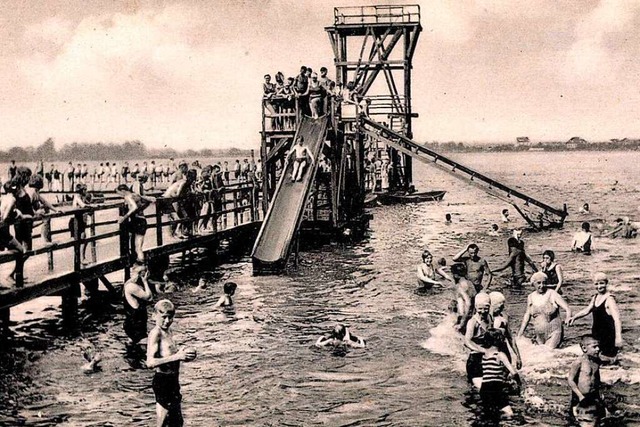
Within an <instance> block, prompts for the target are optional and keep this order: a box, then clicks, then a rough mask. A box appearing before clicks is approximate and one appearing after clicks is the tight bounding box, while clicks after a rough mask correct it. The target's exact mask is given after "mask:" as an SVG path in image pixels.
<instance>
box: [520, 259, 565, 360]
mask: <svg viewBox="0 0 640 427" xmlns="http://www.w3.org/2000/svg"><path fill="white" fill-rule="evenodd" d="M531 284H532V285H533V286H535V288H536V290H535V291H534V292H532V293H530V294H529V296H528V297H527V310H526V311H525V313H524V317H523V318H522V325H521V326H520V331H519V332H518V336H522V335H524V331H525V329H526V328H527V325H528V324H529V321H532V322H533V328H534V331H535V337H534V341H535V342H536V343H537V344H544V345H546V346H547V347H550V348H557V347H558V346H559V345H560V343H561V342H562V336H563V327H562V319H561V318H560V308H562V309H563V310H564V311H565V312H566V317H565V318H566V320H565V322H567V323H568V321H569V319H570V318H571V308H569V305H568V304H567V303H566V301H565V300H564V299H563V298H562V297H561V296H560V294H558V293H557V292H556V291H554V290H553V289H549V288H548V287H547V275H546V274H544V273H542V272H537V273H534V274H533V275H532V276H531Z"/></svg>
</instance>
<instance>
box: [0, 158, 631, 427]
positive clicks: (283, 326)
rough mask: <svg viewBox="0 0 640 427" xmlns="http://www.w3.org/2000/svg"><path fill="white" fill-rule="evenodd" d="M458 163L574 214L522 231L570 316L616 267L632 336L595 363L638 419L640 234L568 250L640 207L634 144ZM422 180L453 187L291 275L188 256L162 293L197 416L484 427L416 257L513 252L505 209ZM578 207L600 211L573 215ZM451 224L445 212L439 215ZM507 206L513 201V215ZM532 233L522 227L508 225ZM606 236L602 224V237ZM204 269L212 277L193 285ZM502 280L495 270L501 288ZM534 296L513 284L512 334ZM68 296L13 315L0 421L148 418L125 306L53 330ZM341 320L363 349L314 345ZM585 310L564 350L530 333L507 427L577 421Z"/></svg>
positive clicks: (381, 218)
mask: <svg viewBox="0 0 640 427" xmlns="http://www.w3.org/2000/svg"><path fill="white" fill-rule="evenodd" d="M456 157H457V158H458V159H460V160H461V161H462V162H463V163H465V164H467V165H468V166H471V167H473V168H476V169H478V170H481V171H483V172H485V173H487V174H489V175H491V176H493V177H496V178H498V179H502V180H504V181H505V182H506V183H510V184H513V185H516V186H518V187H519V188H520V189H521V190H522V191H524V192H526V193H529V194H531V195H537V196H539V197H540V198H541V199H542V200H543V201H546V202H548V203H550V204H552V205H557V206H558V207H560V206H561V205H562V203H567V204H568V207H569V212H570V213H571V216H570V217H569V222H568V223H567V224H566V226H565V229H564V230H560V231H550V232H542V233H535V234H527V233H525V234H524V239H525V240H526V245H527V251H528V252H529V254H530V255H531V256H532V257H533V258H534V259H536V260H538V259H540V257H541V256H540V254H541V253H542V251H543V250H544V249H553V250H555V251H556V254H557V258H558V262H559V263H560V264H561V265H562V266H563V267H564V270H565V275H566V276H567V281H568V285H567V286H566V289H565V291H564V296H565V298H566V299H567V301H568V302H569V304H570V305H571V306H572V308H574V309H578V308H579V307H581V306H584V305H586V304H587V302H588V300H589V297H590V295H591V294H592V293H593V292H594V290H593V287H592V285H591V284H590V274H591V273H593V272H594V271H596V270H602V271H605V272H607V273H608V274H609V276H610V280H611V283H612V286H611V290H612V292H614V293H615V295H616V298H617V300H618V302H619V305H620V308H621V312H622V318H623V337H624V340H625V342H626V347H625V349H624V352H623V357H622V362H621V364H620V366H617V367H614V368H605V369H603V373H602V376H603V380H604V382H605V395H606V396H607V401H608V402H609V404H611V405H612V406H613V407H615V408H614V409H616V410H618V411H621V412H620V414H621V415H620V416H619V417H618V418H615V419H613V420H612V421H610V425H637V424H638V423H640V412H639V410H638V406H637V405H638V403H637V398H636V396H638V394H639V392H640V386H639V385H638V383H639V381H640V375H639V373H640V371H638V363H639V361H640V360H639V357H638V353H637V348H638V338H639V337H640V334H639V329H638V320H637V319H638V315H637V309H638V292H637V286H638V280H639V275H638V261H639V260H640V250H639V249H638V241H637V240H624V239H606V240H605V239H597V240H596V251H595V252H594V254H593V256H591V257H585V256H582V255H577V254H572V253H571V252H569V251H568V249H569V247H570V244H571V238H572V234H573V232H574V231H575V230H576V229H577V228H579V225H580V222H581V221H583V220H585V219H588V220H590V221H591V222H592V223H593V225H594V227H600V226H602V221H611V220H612V219H614V218H615V217H617V216H631V217H632V218H633V217H635V218H639V217H640V211H639V210H638V207H639V206H640V200H639V199H638V194H639V192H640V154H638V153H629V152H625V153H622V152H615V153H524V154H523V153H518V154H481V155H477V154H476V155H456ZM415 168H416V172H415V173H416V176H419V177H420V178H418V179H416V180H415V181H416V184H417V187H418V188H419V189H424V190H426V189H444V190H448V191H449V192H448V193H447V195H446V197H445V199H444V201H442V202H441V203H440V204H430V203H427V204H421V205H416V206H394V207H380V208H374V209H373V210H372V212H373V214H374V220H373V221H372V222H371V232H370V233H369V236H368V238H367V239H366V240H364V241H362V242H360V243H358V244H355V245H353V246H345V245H339V244H334V245H329V246H324V247H321V248H317V249H314V250H312V251H309V252H304V253H303V254H302V256H301V258H302V263H301V264H300V266H299V268H298V269H297V270H293V271H291V272H290V273H289V274H288V275H286V276H279V277H252V276H251V265H250V262H249V259H246V258H245V259H242V260H240V262H238V263H230V264H225V265H222V266H221V267H220V268H218V269H216V271H215V272H208V271H204V272H198V271H197V270H195V268H194V267H189V266H187V267H183V268H182V270H179V271H177V274H176V272H174V276H177V277H180V282H181V283H182V284H183V285H184V287H183V288H182V289H181V290H179V291H177V292H176V293H173V294H171V295H169V297H170V298H171V299H172V300H173V301H174V302H175V303H176V305H177V308H178V312H177V316H176V320H175V323H174V326H173V328H174V330H175V335H176V339H177V341H178V342H180V343H182V344H188V345H190V346H193V347H195V348H196V349H197V351H198V354H199V356H198V358H197V359H196V360H195V361H193V362H191V363H188V364H184V365H183V368H182V372H181V383H182V392H183V396H184V400H183V408H184V414H185V418H186V420H187V423H188V425H192V426H216V425H225V426H227V425H228V426H303V425H304V426H307V425H309V426H313V425H328V426H425V425H427V426H440V425H471V424H475V425H485V423H484V421H483V418H482V416H481V415H479V413H478V411H477V409H476V406H477V405H476V403H477V398H476V396H475V395H474V394H473V393H471V392H470V391H469V387H468V385H467V383H466V379H465V377H464V362H465V360H466V353H465V351H464V349H463V348H462V344H461V340H460V338H459V337H458V336H456V335H455V334H454V333H452V332H451V327H450V325H449V324H448V323H447V322H448V319H447V318H446V316H445V312H446V309H447V305H448V303H449V301H450V299H451V297H452V289H451V287H447V288H445V289H441V290H434V291H432V292H431V293H429V294H426V295H424V294H423V295H420V294H417V293H416V292H415V288H416V283H415V266H416V263H417V261H418V259H419V254H420V252H421V249H422V247H424V246H428V247H429V248H430V249H431V251H432V252H433V253H434V254H435V256H436V258H440V257H445V258H446V259H447V262H448V263H449V264H450V263H451V258H452V256H453V255H454V254H455V253H456V252H457V251H458V250H459V249H460V248H462V247H463V246H464V245H466V244H467V243H468V242H471V241H475V242H478V244H479V245H480V248H481V255H482V256H485V257H486V258H487V259H488V260H489V263H490V265H492V266H497V265H498V264H500V263H502V262H503V261H504V260H505V259H506V255H507V249H506V238H507V237H508V235H509V232H510V230H507V229H505V230H504V235H503V236H501V237H491V236H488V235H487V231H488V229H489V228H490V225H491V223H494V222H496V223H497V222H499V217H500V210H501V209H502V208H504V207H507V206H505V204H504V203H503V202H502V201H500V200H498V199H495V198H493V197H491V196H488V195H486V194H485V193H483V192H482V191H480V190H478V189H475V188H473V187H469V186H468V185H467V184H465V183H463V182H462V181H458V180H456V179H455V178H451V177H449V176H448V175H446V174H443V173H441V172H439V171H434V170H432V169H430V168H428V167H426V166H424V165H421V164H417V165H416V167H415ZM584 202H589V203H590V204H591V206H592V214H590V215H588V216H586V217H585V216H579V215H578V214H577V213H576V211H577V208H578V207H579V206H581V205H582V203H584ZM447 212H450V213H452V215H453V224H445V223H444V215H445V213H447ZM512 214H513V216H515V215H516V214H515V212H512ZM522 226H524V224H523V221H522V220H516V223H515V224H513V225H510V227H522ZM597 233H598V230H597V229H596V234H597ZM200 277H205V278H206V279H207V280H208V281H209V282H211V286H209V287H208V288H207V289H206V290H204V291H202V292H200V293H193V292H191V289H190V288H192V287H193V285H194V284H195V283H196V282H197V281H198V279H199V278H200ZM506 277H507V276H506V275H502V276H499V277H497V278H496V280H495V287H496V288H497V289H498V288H502V287H503V286H504V281H505V279H506ZM226 280H234V281H235V282H237V283H238V285H239V287H238V292H237V294H236V308H235V313H221V312H219V311H215V310H213V309H212V307H213V305H214V304H215V302H216V301H217V298H218V297H219V295H220V294H221V288H222V283H223V282H224V281H226ZM529 291H530V290H529V289H528V288H525V289H524V290H519V291H518V290H513V291H511V290H509V289H505V290H504V292H505V294H506V295H507V310H508V312H509V313H510V315H511V318H512V319H513V320H512V323H513V326H512V328H513V329H517V327H518V326H519V322H520V318H521V316H522V313H523V311H524V302H525V300H526V294H527V293H528V292H529ZM57 304H58V300H56V299H54V298H47V299H42V300H40V301H38V302H37V303H32V304H29V305H27V306H22V307H19V308H17V309H16V310H14V313H13V317H14V318H15V319H18V320H19V321H18V323H17V325H16V326H15V327H14V328H13V329H14V331H15V332H16V333H17V336H16V338H15V339H14V341H13V344H12V345H11V346H10V347H9V348H5V349H4V354H3V355H2V356H0V357H1V359H2V364H3V368H2V380H1V381H0V414H1V415H0V424H2V425H4V424H6V425H24V424H26V425H56V424H61V425H72V426H105V425H114V426H148V425H152V424H153V423H154V422H155V419H154V417H155V414H154V407H153V402H154V400H153V392H152V390H151V387H150V385H151V377H152V375H153V374H152V372H151V371H148V370H145V369H143V368H142V366H141V364H140V361H139V359H140V354H138V353H136V352H135V351H131V350H128V349H127V348H126V346H125V344H124V343H125V341H126V340H125V336H124V332H123V330H122V320H123V314H122V310H121V309H120V308H117V309H115V310H114V311H112V312H108V313H107V314H105V315H104V316H103V317H102V318H91V317H90V318H88V319H85V320H84V323H83V326H82V327H81V331H80V334H81V336H78V335H77V334H75V335H72V336H64V335H62V332H60V328H59V326H58V323H59V320H60V319H59V310H58V309H57ZM336 322H344V323H346V324H347V325H349V327H350V328H351V330H352V332H353V333H355V334H357V335H358V336H362V337H364V338H366V339H367V341H368V344H369V348H367V349H365V350H361V349H351V350H348V351H346V352H345V351H332V350H328V349H316V348H314V347H313V342H314V341H315V340H316V339H317V337H318V336H320V335H321V334H323V333H325V332H327V331H328V330H329V329H330V328H331V327H332V326H333V325H334V324H335V323H336ZM590 324H591V320H590V316H589V317H587V318H585V319H583V320H581V321H579V322H578V323H577V326H575V327H572V328H569V329H568V330H567V331H566V334H565V336H566V340H565V343H564V345H563V348H562V349H560V350H556V351H550V350H545V349H543V348H540V347H535V346H533V345H531V344H530V342H528V341H527V340H526V339H525V340H522V341H521V342H520V347H521V352H522V353H523V358H524V364H525V366H524V368H523V371H522V372H523V377H524V381H525V383H526V385H527V389H528V390H527V393H526V394H525V396H524V397H514V398H513V401H514V405H513V406H514V409H515V411H516V414H517V417H516V419H515V420H514V421H511V422H509V424H507V425H567V421H566V416H565V414H566V411H567V404H568V399H569V391H568V387H567V385H566V380H565V377H566V372H567V368H568V364H569V363H571V362H572V361H573V360H575V359H576V358H577V357H578V356H577V355H578V354H579V352H580V350H579V348H578V346H577V340H578V337H579V336H580V335H581V334H583V333H585V332H587V331H588V330H589V328H590ZM86 343H91V344H92V345H94V346H95V347H96V348H97V350H98V351H100V352H101V353H102V356H103V359H104V361H103V364H102V365H103V370H102V371H101V372H98V373H94V374H91V375H85V374H83V373H82V372H81V371H80V366H81V365H82V363H83V359H82V356H81V347H82V346H83V345H86Z"/></svg>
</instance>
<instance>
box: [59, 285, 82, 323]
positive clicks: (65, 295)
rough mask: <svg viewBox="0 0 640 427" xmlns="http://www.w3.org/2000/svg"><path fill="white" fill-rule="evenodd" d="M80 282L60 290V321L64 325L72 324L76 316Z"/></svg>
mask: <svg viewBox="0 0 640 427" xmlns="http://www.w3.org/2000/svg"><path fill="white" fill-rule="evenodd" d="M79 296H80V284H79V283H77V282H76V283H74V284H72V285H71V286H70V287H69V288H67V289H65V290H64V291H63V292H62V304H61V309H62V323H63V325H64V326H65V327H71V326H74V325H75V323H76V320H77V318H78V297H79Z"/></svg>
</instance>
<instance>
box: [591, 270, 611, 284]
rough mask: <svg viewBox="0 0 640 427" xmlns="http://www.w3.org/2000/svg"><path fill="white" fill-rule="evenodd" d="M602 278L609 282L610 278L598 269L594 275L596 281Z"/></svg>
mask: <svg viewBox="0 0 640 427" xmlns="http://www.w3.org/2000/svg"><path fill="white" fill-rule="evenodd" d="M602 280H605V281H607V282H609V278H608V277H607V275H606V274H604V273H603V272H602V271H598V272H597V273H596V274H594V275H593V281H594V282H600V281H602Z"/></svg>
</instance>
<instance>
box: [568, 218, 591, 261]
mask: <svg viewBox="0 0 640 427" xmlns="http://www.w3.org/2000/svg"><path fill="white" fill-rule="evenodd" d="M580 228H581V230H580V231H578V232H577V233H576V234H575V235H574V236H573V243H572V244H571V251H575V252H582V253H584V254H585V255H591V250H592V249H593V236H592V235H591V225H590V224H589V223H588V222H583V223H582V225H581V227H580Z"/></svg>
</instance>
